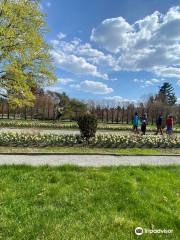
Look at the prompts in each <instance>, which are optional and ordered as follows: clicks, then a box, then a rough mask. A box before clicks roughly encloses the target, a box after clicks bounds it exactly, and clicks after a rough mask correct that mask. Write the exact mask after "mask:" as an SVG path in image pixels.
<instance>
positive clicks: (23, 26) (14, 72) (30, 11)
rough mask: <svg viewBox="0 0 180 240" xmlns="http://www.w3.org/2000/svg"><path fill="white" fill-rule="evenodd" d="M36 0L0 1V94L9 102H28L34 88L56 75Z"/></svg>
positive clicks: (22, 103) (42, 16) (32, 98)
mask: <svg viewBox="0 0 180 240" xmlns="http://www.w3.org/2000/svg"><path fill="white" fill-rule="evenodd" d="M44 17H45V16H44V14H43V13H41V11H40V8H39V1H36V0H35V1H32V0H16V1H14V0H1V1H0V95H1V96H2V97H5V98H7V99H8V101H9V103H10V104H12V105H19V106H22V105H30V104H31V103H32V102H33V100H34V96H33V91H32V89H36V88H39V87H43V86H45V85H47V84H50V83H52V82H53V81H54V80H55V79H56V78H55V75H54V68H53V65H52V59H51V56H50V54H49V46H48V44H47V43H46V42H45V40H44V35H45V34H46V33H47V28H46V23H45V20H44Z"/></svg>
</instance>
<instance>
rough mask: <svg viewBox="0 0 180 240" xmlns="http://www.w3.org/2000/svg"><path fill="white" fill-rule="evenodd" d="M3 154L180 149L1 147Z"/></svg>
mask: <svg viewBox="0 0 180 240" xmlns="http://www.w3.org/2000/svg"><path fill="white" fill-rule="evenodd" d="M1 153H14V154H15V153H51V154H52V153H66V154H67V153H69V154H73V153H74V154H78V153H79V154H117V155H123V154H125V155H128V154H129V155H131V154H135V155H136V154H137V155H139V154H140V155H156V154H157V155H158V154H159V155H161V154H163V155H169V154H170V155H171V154H172V155H177V154H178V155H179V154H180V149H178V148H169V149H161V148H159V149H146V148H126V149H119V148H96V147H39V148H37V147H0V154H1Z"/></svg>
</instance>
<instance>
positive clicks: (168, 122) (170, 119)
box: [166, 114, 173, 135]
mask: <svg viewBox="0 0 180 240" xmlns="http://www.w3.org/2000/svg"><path fill="white" fill-rule="evenodd" d="M166 127H167V134H169V135H171V134H172V133H173V116H172V115H171V114H170V115H169V116H168V117H167V119H166Z"/></svg>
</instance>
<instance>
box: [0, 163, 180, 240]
mask: <svg viewBox="0 0 180 240" xmlns="http://www.w3.org/2000/svg"><path fill="white" fill-rule="evenodd" d="M179 174H180V167H177V166H171V167H143V166H142V167H118V168H115V167H114V168H99V169H96V168H80V167H73V166H71V167H70V166H62V167H58V168H50V167H41V168H33V167H24V166H16V167H15V166H12V167H7V166H4V167H0V189H1V192H0V218H1V221H0V239H6V240H8V239H15V240H16V239H17V240H19V239H21V240H23V239H24V240H33V239H47V240H50V239H53V240H56V239H57V240H59V239H61V240H67V239H73V240H76V239H78V240H79V239H80V240H81V239H83V240H86V239H88V240H91V239H92V240H94V239H98V240H102V239H103V240H105V239H112V240H114V239H120V240H127V239H138V237H137V236H135V234H134V229H135V228H136V227H137V226H141V227H143V228H147V229H152V228H154V229H159V228H160V229H173V234H171V235H169V236H167V235H159V234H153V235H150V234H149V235H148V234H144V235H143V236H141V237H140V238H141V239H147V240H149V239H173V240H175V239H180V232H179V230H178V227H179V225H178V224H179V218H178V216H179V215H178V213H179V193H178V190H179V185H180V179H179Z"/></svg>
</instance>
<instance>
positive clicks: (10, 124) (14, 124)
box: [0, 120, 78, 129]
mask: <svg viewBox="0 0 180 240" xmlns="http://www.w3.org/2000/svg"><path fill="white" fill-rule="evenodd" d="M0 127H7V128H49V129H61V128H63V129H64V128H70V129H73V128H75V129H76V128H78V125H77V124H76V123H72V124H66V123H53V122H40V121H16V120H15V121H13V120H1V121H0Z"/></svg>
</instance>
